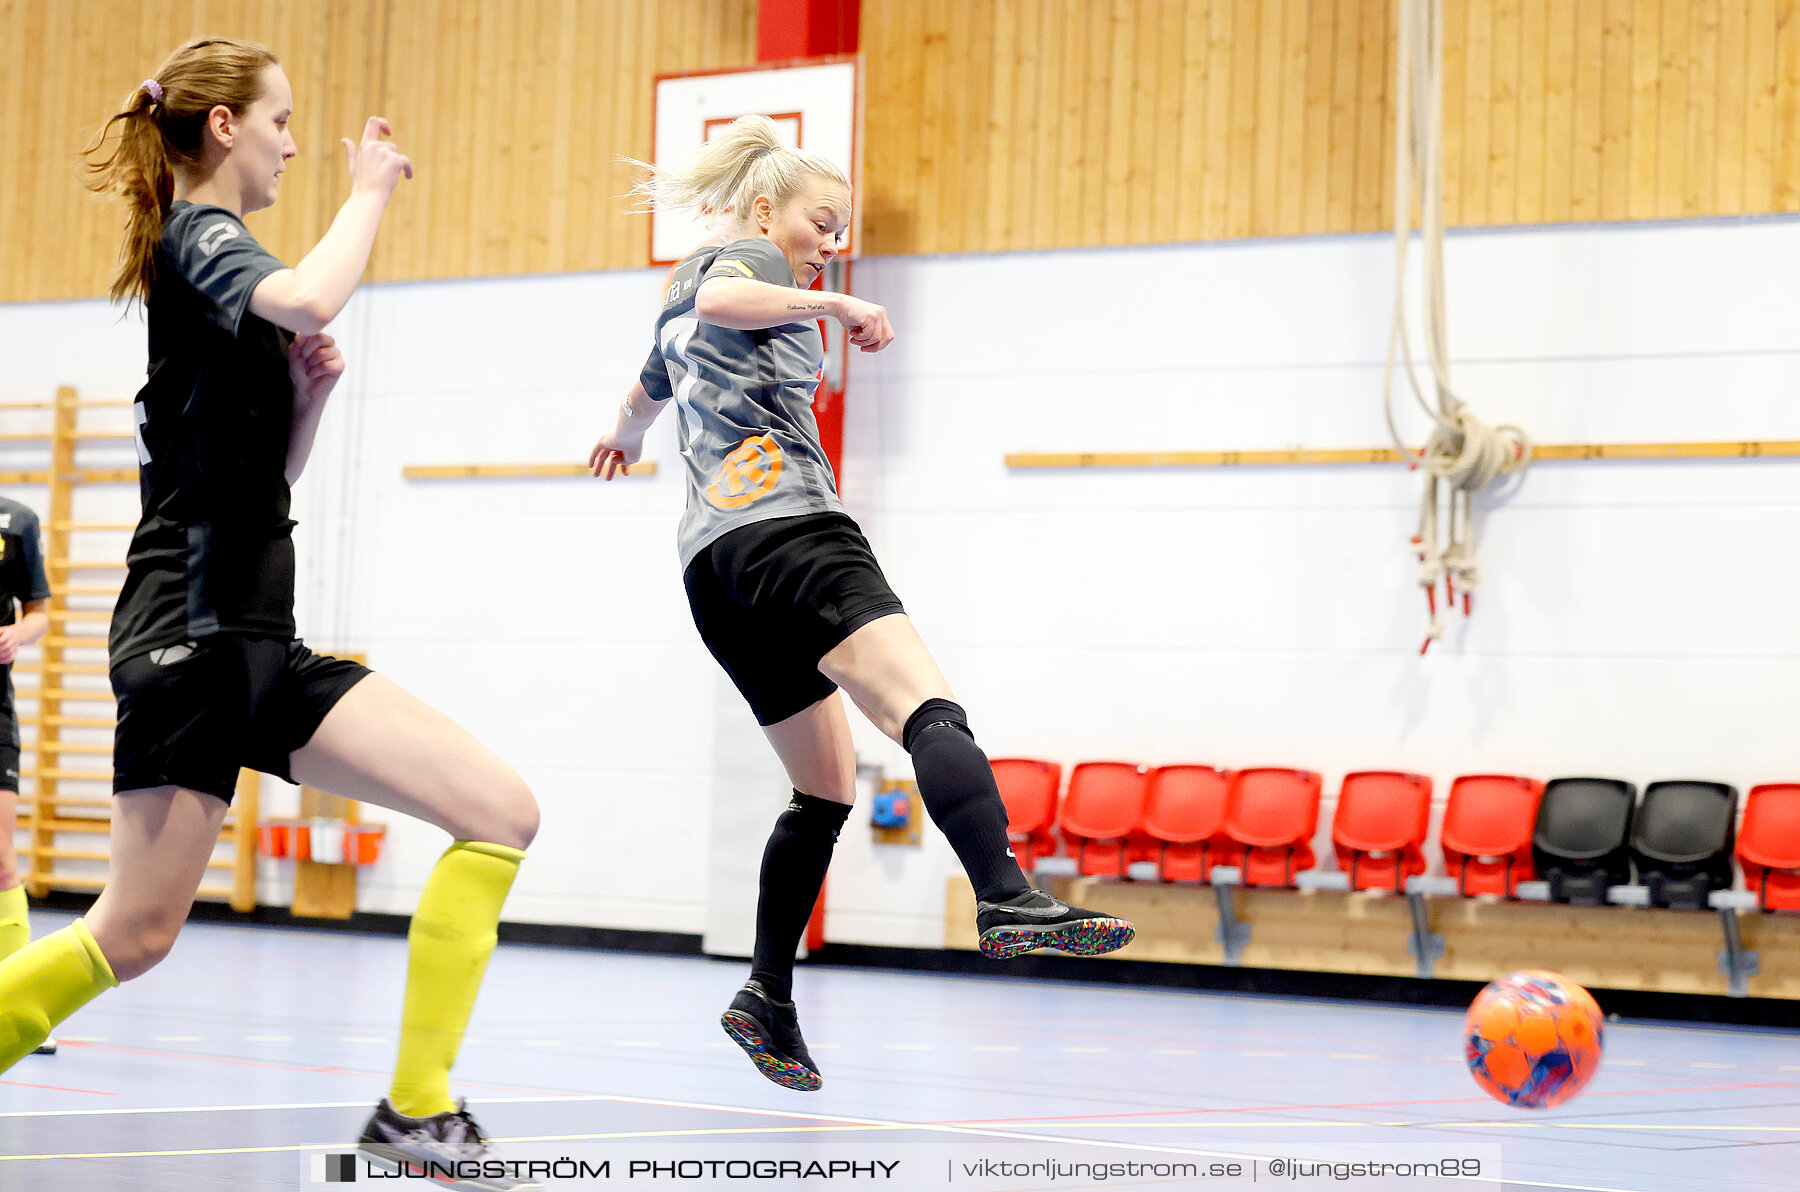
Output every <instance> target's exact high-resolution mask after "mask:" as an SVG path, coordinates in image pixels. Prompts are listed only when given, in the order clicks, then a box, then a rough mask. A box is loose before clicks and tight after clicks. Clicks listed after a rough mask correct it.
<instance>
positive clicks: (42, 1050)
mask: <svg viewBox="0 0 1800 1192" xmlns="http://www.w3.org/2000/svg"><path fill="white" fill-rule="evenodd" d="M31 1054H32V1055H55V1054H56V1040H55V1039H45V1040H44V1041H43V1042H42V1043H39V1044H38V1045H37V1050H36V1051H34V1052H32V1053H31Z"/></svg>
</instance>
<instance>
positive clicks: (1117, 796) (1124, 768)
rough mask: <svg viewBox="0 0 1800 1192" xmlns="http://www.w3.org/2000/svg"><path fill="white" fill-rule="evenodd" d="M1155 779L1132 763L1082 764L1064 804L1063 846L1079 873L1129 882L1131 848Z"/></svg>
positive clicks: (1072, 776)
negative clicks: (1146, 794)
mask: <svg viewBox="0 0 1800 1192" xmlns="http://www.w3.org/2000/svg"><path fill="white" fill-rule="evenodd" d="M1148 778H1149V774H1148V773H1147V772H1146V771H1145V769H1144V767H1142V766H1139V765H1135V764H1133V763H1131V762H1082V763H1081V764H1080V765H1078V766H1076V767H1075V768H1074V769H1073V770H1071V771H1070V772H1069V793H1068V795H1066V796H1065V797H1064V798H1063V807H1062V834H1063V845H1064V847H1065V848H1066V849H1067V850H1068V852H1069V854H1070V855H1071V856H1073V857H1074V858H1075V868H1076V872H1078V873H1084V874H1105V875H1109V876H1112V877H1124V876H1125V866H1126V863H1127V858H1126V855H1125V854H1126V845H1127V843H1128V838H1129V837H1130V836H1131V835H1132V834H1133V833H1134V832H1136V831H1137V827H1138V821H1139V820H1140V819H1142V818H1143V815H1144V792H1145V786H1146V780H1147V779H1148Z"/></svg>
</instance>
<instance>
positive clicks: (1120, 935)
mask: <svg viewBox="0 0 1800 1192" xmlns="http://www.w3.org/2000/svg"><path fill="white" fill-rule="evenodd" d="M975 929H976V930H977V931H978V932H980V933H981V954H982V955H983V956H985V957H987V958H988V959H989V960H1010V959H1012V958H1013V957H1014V956H1023V955H1024V954H1025V953H1027V952H1032V951H1035V950H1037V949H1038V948H1054V949H1056V950H1057V951H1058V952H1066V953H1068V954H1069V955H1071V956H1103V955H1105V954H1106V953H1108V952H1116V951H1118V950H1119V949H1120V948H1123V947H1124V946H1125V945H1126V944H1129V943H1130V942H1131V937H1132V936H1134V935H1136V934H1137V928H1135V927H1133V926H1132V925H1131V924H1130V923H1128V922H1126V921H1125V920H1124V919H1119V918H1115V917H1113V916H1112V915H1103V914H1101V913H1099V912H1098V911H1084V910H1082V909H1081V908H1080V907H1078V906H1070V905H1069V904H1068V903H1066V902H1063V901H1061V900H1059V899H1056V898H1052V897H1051V896H1050V895H1048V894H1045V893H1044V892H1043V891H1041V890H1027V891H1025V893H1023V894H1020V895H1019V896H1018V897H1016V898H1009V899H1007V900H1006V901H1005V902H977V903H976V904H975Z"/></svg>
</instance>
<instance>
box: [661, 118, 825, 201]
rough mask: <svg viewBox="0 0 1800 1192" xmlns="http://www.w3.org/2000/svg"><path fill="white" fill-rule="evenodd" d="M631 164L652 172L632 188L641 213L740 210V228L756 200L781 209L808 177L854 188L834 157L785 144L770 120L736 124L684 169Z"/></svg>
mask: <svg viewBox="0 0 1800 1192" xmlns="http://www.w3.org/2000/svg"><path fill="white" fill-rule="evenodd" d="M626 160H627V161H630V162H631V164H633V165H636V166H641V167H643V168H644V169H645V170H647V171H649V173H648V174H647V175H646V176H645V177H644V178H643V179H642V180H641V181H639V182H638V184H637V185H636V186H634V187H633V188H632V193H633V194H635V195H637V196H638V198H639V199H640V201H641V207H642V209H644V210H648V209H649V208H650V207H651V205H653V204H654V205H655V206H659V207H663V208H667V209H671V210H678V211H698V212H703V213H712V214H715V215H717V214H719V213H722V212H725V211H727V210H732V209H735V210H736V212H737V215H738V220H739V222H740V223H744V222H747V220H748V214H749V211H750V204H751V202H752V201H754V200H755V198H756V196H757V195H759V194H760V195H768V196H769V198H770V200H771V201H772V202H773V203H774V204H775V205H776V206H777V207H779V206H781V205H782V204H783V203H786V202H787V201H788V200H789V199H791V198H793V197H794V195H795V194H797V193H798V192H799V190H800V188H801V186H802V185H804V183H805V180H806V179H807V178H808V177H809V176H815V177H819V178H824V179H827V180H829V181H831V182H835V183H837V184H838V185H840V186H842V187H844V189H846V190H848V189H849V188H850V179H849V177H848V176H847V175H846V174H845V173H844V171H843V169H842V168H840V167H839V166H838V165H837V163H836V162H834V161H832V160H831V159H830V158H828V157H826V156H824V155H823V154H820V153H815V152H813V151H812V150H810V149H789V148H788V147H787V146H785V145H783V144H782V143H781V137H780V136H779V135H778V134H777V132H776V130H775V122H774V121H773V120H770V119H769V118H768V117H767V116H740V117H739V118H738V119H736V120H733V121H732V122H731V124H730V126H729V127H727V128H726V129H725V131H724V132H722V133H720V134H719V135H718V136H717V137H715V138H713V139H712V140H710V141H708V142H707V143H706V144H705V145H704V146H702V147H701V149H700V151H699V152H698V153H697V154H695V155H694V158H693V160H691V161H689V162H688V163H687V164H686V165H684V166H682V167H679V168H672V169H659V168H657V167H656V166H653V165H650V164H649V163H647V162H641V161H636V160H634V159H631V158H627V159H626Z"/></svg>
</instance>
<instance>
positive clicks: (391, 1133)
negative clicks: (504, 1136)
mask: <svg viewBox="0 0 1800 1192" xmlns="http://www.w3.org/2000/svg"><path fill="white" fill-rule="evenodd" d="M356 1145H357V1149H358V1150H360V1151H361V1152H362V1153H363V1155H364V1156H366V1157H367V1159H368V1161H369V1163H371V1164H372V1165H374V1166H376V1167H379V1168H381V1169H382V1170H383V1171H388V1172H393V1173H394V1174H395V1175H399V1176H406V1175H412V1176H419V1177H422V1178H425V1179H428V1180H430V1181H431V1183H432V1184H433V1185H435V1186H436V1187H439V1188H457V1189H462V1190H463V1192H528V1190H531V1189H537V1188H542V1187H543V1185H542V1184H539V1183H536V1182H535V1181H532V1180H525V1179H515V1178H513V1177H512V1176H508V1175H486V1174H482V1173H483V1172H484V1170H485V1169H486V1168H487V1167H488V1165H489V1164H491V1163H494V1162H495V1161H496V1156H495V1154H494V1152H493V1151H492V1150H491V1149H490V1148H489V1147H488V1143H487V1139H486V1138H483V1137H482V1135H481V1127H480V1126H477V1125H476V1124H475V1119H474V1118H472V1117H470V1116H469V1110H468V1102H466V1101H458V1102H457V1103H456V1108H455V1109H454V1110H452V1111H450V1112H449V1113H440V1114H437V1115H435V1116H433V1117H423V1118H415V1117H407V1116H406V1115H405V1114H403V1113H401V1112H400V1111H399V1110H397V1109H395V1108H394V1105H393V1102H391V1101H389V1100H388V1099H387V1098H386V1097H383V1098H382V1099H381V1104H380V1105H377V1106H376V1107H375V1113H374V1115H373V1116H371V1117H370V1118H369V1124H368V1125H366V1126H364V1127H363V1132H362V1138H361V1139H360V1140H359V1141H358V1142H357V1144H356ZM501 1166H502V1167H510V1166H511V1164H506V1163H504V1162H502V1163H501ZM464 1173H468V1178H458V1177H462V1176H463V1175H464Z"/></svg>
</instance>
